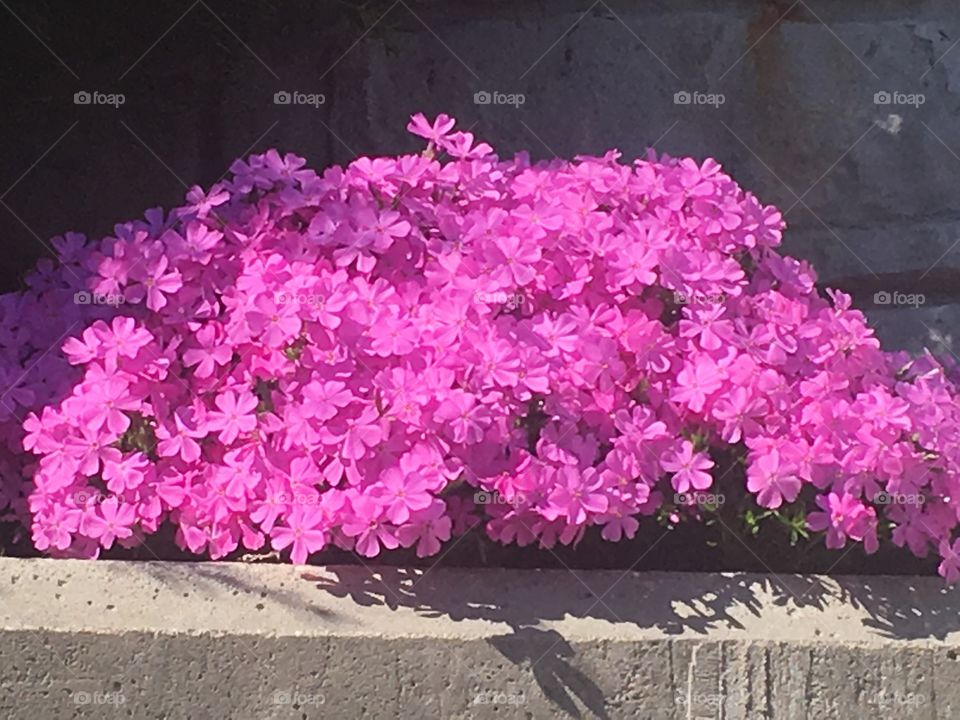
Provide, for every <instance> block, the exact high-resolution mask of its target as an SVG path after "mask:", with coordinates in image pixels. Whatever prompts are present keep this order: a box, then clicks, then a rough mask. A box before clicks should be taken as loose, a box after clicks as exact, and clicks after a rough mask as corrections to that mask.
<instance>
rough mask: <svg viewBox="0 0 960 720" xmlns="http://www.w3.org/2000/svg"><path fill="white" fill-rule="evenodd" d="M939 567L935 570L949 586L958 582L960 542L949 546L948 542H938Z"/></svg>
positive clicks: (959, 573)
mask: <svg viewBox="0 0 960 720" xmlns="http://www.w3.org/2000/svg"><path fill="white" fill-rule="evenodd" d="M940 557H941V558H942V560H941V562H940V566H939V567H938V568H937V572H939V573H940V574H941V575H942V576H943V577H944V578H946V580H947V582H948V583H950V584H951V585H952V584H953V583H955V582H956V581H957V580H960V540H954V541H953V543H952V544H951V543H950V542H949V541H948V540H941V541H940Z"/></svg>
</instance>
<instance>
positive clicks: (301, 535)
mask: <svg viewBox="0 0 960 720" xmlns="http://www.w3.org/2000/svg"><path fill="white" fill-rule="evenodd" d="M284 522H286V525H285V526H283V525H278V526H276V527H274V528H273V530H272V532H271V533H270V544H271V545H272V546H273V549H274V550H280V551H283V550H286V549H287V548H288V547H289V548H291V550H290V559H291V560H292V561H293V563H294V564H295V565H303V564H305V563H306V562H307V558H308V557H310V554H311V553H315V552H316V551H317V550H322V549H323V547H324V546H325V545H326V544H327V536H326V533H325V532H324V531H323V529H322V527H321V526H322V525H323V510H322V509H321V508H320V507H317V506H314V507H303V506H300V505H298V506H296V507H294V508H293V510H292V511H291V512H290V513H289V514H288V515H287V516H286V517H285V518H284Z"/></svg>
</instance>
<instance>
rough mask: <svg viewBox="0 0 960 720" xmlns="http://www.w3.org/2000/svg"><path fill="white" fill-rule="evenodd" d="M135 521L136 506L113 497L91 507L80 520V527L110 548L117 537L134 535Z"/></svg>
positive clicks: (89, 535)
mask: <svg viewBox="0 0 960 720" xmlns="http://www.w3.org/2000/svg"><path fill="white" fill-rule="evenodd" d="M135 521H136V513H135V511H134V507H133V506H132V505H127V504H125V503H124V504H122V505H121V504H120V503H119V502H118V501H117V498H115V497H111V498H107V499H106V500H104V501H103V502H102V503H100V504H99V505H94V506H92V507H91V508H89V509H88V510H87V511H86V512H85V513H84V514H83V517H82V519H81V520H80V525H79V529H80V532H82V533H83V534H84V535H87V536H88V537H92V538H96V539H97V540H99V541H100V544H101V545H102V546H103V547H104V549H106V550H109V549H110V548H111V547H113V541H114V540H116V539H117V538H120V539H121V540H123V539H125V538H128V537H131V536H132V535H133V530H132V529H131V526H132V525H133V524H134V523H135Z"/></svg>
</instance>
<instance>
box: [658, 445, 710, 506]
mask: <svg viewBox="0 0 960 720" xmlns="http://www.w3.org/2000/svg"><path fill="white" fill-rule="evenodd" d="M660 467H662V468H663V469H664V470H666V471H667V472H669V473H673V477H672V478H671V479H670V482H671V484H672V485H673V489H674V490H676V491H677V492H678V493H686V492H689V491H690V490H691V489H693V490H706V489H707V488H709V487H710V486H711V485H712V484H713V476H712V475H710V473H708V472H707V470H709V469H710V468H712V467H713V460H711V459H710V458H709V457H708V456H707V454H706V453H703V452H694V451H693V443H691V442H690V441H689V440H684V441H683V442H682V443H681V444H680V449H679V450H676V451H674V452H672V453H670V454H668V455H667V456H666V457H664V458H662V459H661V460H660Z"/></svg>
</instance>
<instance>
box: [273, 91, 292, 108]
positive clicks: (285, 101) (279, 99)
mask: <svg viewBox="0 0 960 720" xmlns="http://www.w3.org/2000/svg"><path fill="white" fill-rule="evenodd" d="M292 101H293V97H292V96H291V95H290V93H288V92H287V91H286V90H278V91H277V92H275V93H274V94H273V104H274V105H289V104H290V103H291V102H292Z"/></svg>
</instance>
